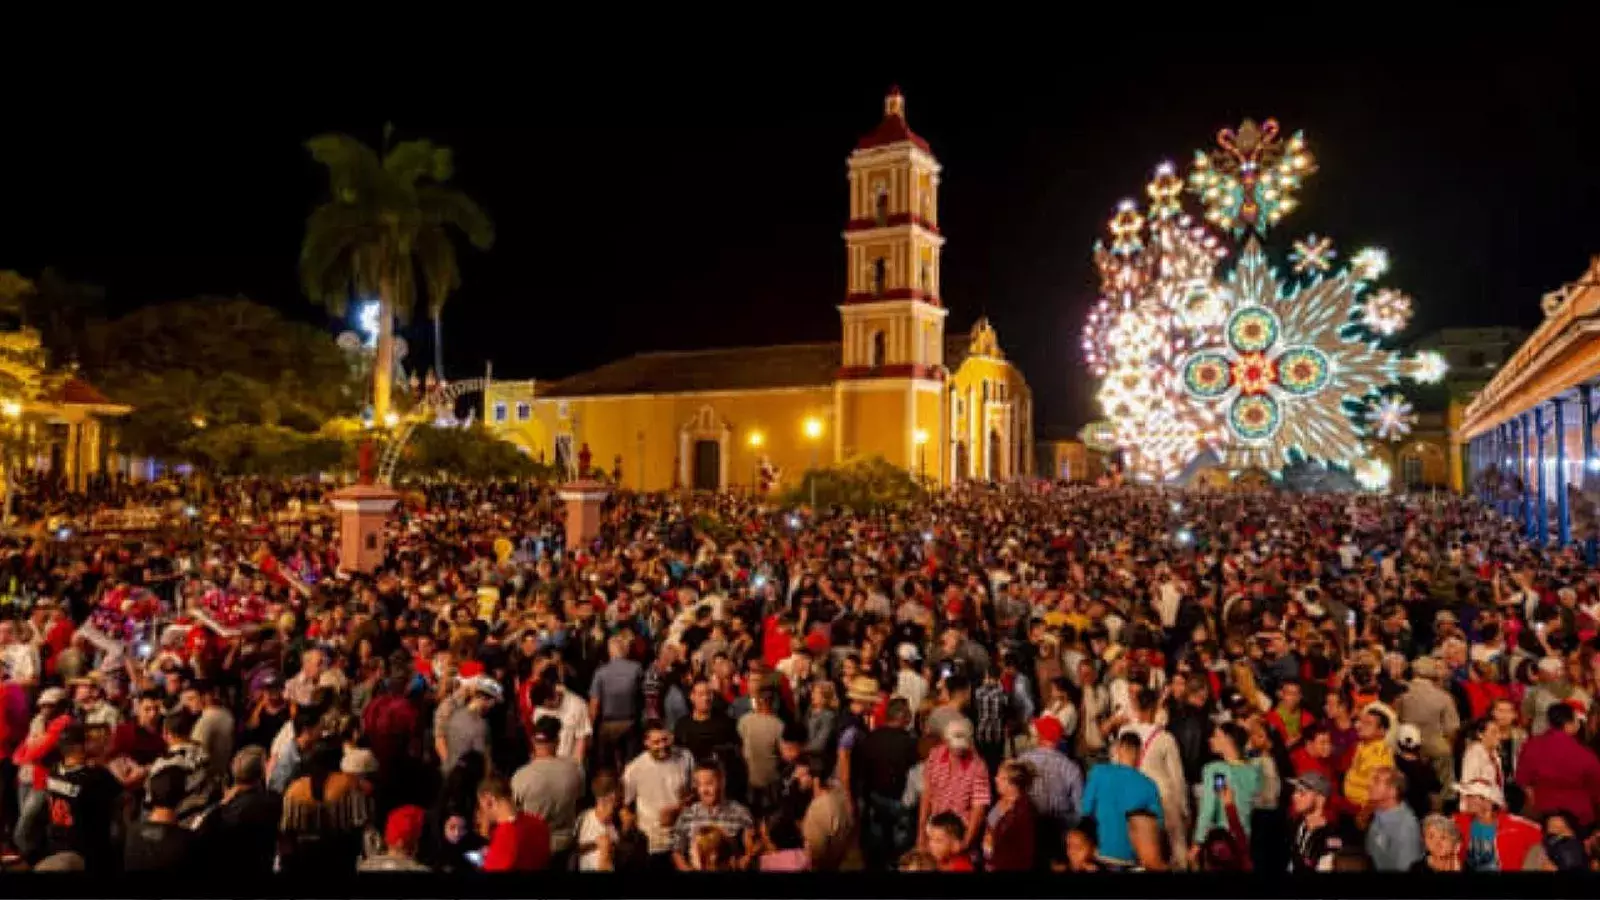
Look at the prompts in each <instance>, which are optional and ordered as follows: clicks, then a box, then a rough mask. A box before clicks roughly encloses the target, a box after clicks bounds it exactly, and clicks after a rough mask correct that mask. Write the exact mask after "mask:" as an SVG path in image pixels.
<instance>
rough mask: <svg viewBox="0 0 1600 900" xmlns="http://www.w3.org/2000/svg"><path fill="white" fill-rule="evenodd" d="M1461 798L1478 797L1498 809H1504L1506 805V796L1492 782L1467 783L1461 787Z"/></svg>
mask: <svg viewBox="0 0 1600 900" xmlns="http://www.w3.org/2000/svg"><path fill="white" fill-rule="evenodd" d="M1461 796H1462V797H1463V798H1465V797H1479V798H1481V799H1484V800H1487V801H1489V802H1490V803H1493V804H1494V805H1495V806H1496V807H1498V808H1500V809H1504V808H1505V805H1506V795H1505V794H1504V793H1502V792H1501V791H1500V788H1498V787H1496V786H1495V783H1494V782H1492V781H1469V782H1467V783H1466V784H1463V785H1462V786H1461Z"/></svg>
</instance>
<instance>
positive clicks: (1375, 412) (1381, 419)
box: [1366, 394, 1417, 441]
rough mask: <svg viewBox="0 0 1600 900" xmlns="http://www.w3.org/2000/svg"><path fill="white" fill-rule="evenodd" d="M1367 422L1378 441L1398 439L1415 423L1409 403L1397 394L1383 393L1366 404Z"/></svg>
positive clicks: (1407, 432) (1414, 415) (1406, 433)
mask: <svg viewBox="0 0 1600 900" xmlns="http://www.w3.org/2000/svg"><path fill="white" fill-rule="evenodd" d="M1366 419H1367V424H1368V425H1369V426H1370V427H1371V428H1372V431H1373V433H1374V434H1375V435H1377V437H1378V440H1380V441H1398V440H1401V439H1403V438H1404V437H1405V436H1406V435H1408V434H1410V433H1411V428H1412V426H1414V425H1416V423H1417V416H1416V414H1415V413H1414V412H1413V411H1412V408H1411V403H1410V402H1409V401H1407V400H1406V398H1404V397H1402V396H1400V395H1399V394H1385V395H1383V396H1382V397H1379V398H1378V399H1376V400H1374V401H1372V402H1371V403H1369V404H1368V405H1367V411H1366Z"/></svg>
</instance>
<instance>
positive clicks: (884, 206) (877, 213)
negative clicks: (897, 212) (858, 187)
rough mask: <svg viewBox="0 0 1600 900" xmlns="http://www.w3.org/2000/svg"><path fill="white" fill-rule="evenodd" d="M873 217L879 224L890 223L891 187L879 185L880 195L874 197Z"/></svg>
mask: <svg viewBox="0 0 1600 900" xmlns="http://www.w3.org/2000/svg"><path fill="white" fill-rule="evenodd" d="M872 218H873V221H875V222H877V223H878V225H879V226H883V225H887V224H889V189H888V188H887V187H885V186H883V185H882V184H880V185H878V196H877V197H875V198H874V199H873V210H872Z"/></svg>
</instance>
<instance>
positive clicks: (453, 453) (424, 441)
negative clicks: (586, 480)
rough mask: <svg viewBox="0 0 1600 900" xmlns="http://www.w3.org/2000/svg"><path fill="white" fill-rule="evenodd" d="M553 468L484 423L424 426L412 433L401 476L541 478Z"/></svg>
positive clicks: (399, 468)
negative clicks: (449, 426)
mask: <svg viewBox="0 0 1600 900" xmlns="http://www.w3.org/2000/svg"><path fill="white" fill-rule="evenodd" d="M553 472H554V470H553V468H552V467H548V466H540V465H539V464H538V463H535V462H534V461H533V460H532V459H529V458H528V456H527V454H525V453H523V452H522V451H521V450H520V449H518V448H517V446H516V445H515V444H512V443H510V442H509V441H504V440H501V439H500V438H498V437H496V436H495V435H494V434H492V433H491V432H490V431H489V430H488V429H486V428H484V427H482V426H481V425H475V426H473V427H471V428H434V427H431V426H422V427H419V428H417V429H416V430H415V431H413V432H412V434H411V440H410V441H409V442H408V443H407V444H406V447H405V449H404V450H403V451H402V453H401V456H400V465H399V467H398V470H397V471H396V473H395V475H396V477H397V478H406V477H415V478H466V479H474V480H479V479H498V478H541V479H549V478H551V477H553Z"/></svg>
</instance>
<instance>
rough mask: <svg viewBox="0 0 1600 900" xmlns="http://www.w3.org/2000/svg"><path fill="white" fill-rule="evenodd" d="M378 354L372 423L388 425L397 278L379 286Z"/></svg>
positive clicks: (374, 376) (392, 379)
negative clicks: (395, 284) (395, 281)
mask: <svg viewBox="0 0 1600 900" xmlns="http://www.w3.org/2000/svg"><path fill="white" fill-rule="evenodd" d="M377 350H378V352H377V354H376V355H375V358H374V359H373V361H372V420H373V422H375V423H376V424H377V425H378V427H380V428H381V427H383V426H384V425H385V424H387V422H386V420H387V419H388V417H389V404H390V396H391V394H392V393H393V390H394V384H393V381H394V278H393V277H392V276H386V277H385V278H384V279H383V280H382V281H380V282H379V283H378V348H377Z"/></svg>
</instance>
